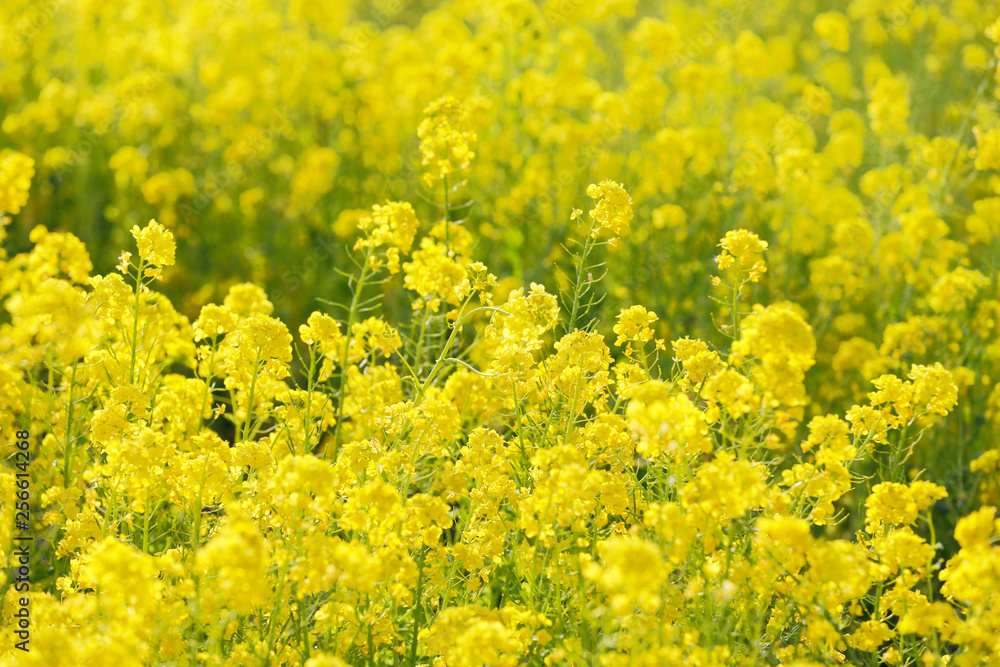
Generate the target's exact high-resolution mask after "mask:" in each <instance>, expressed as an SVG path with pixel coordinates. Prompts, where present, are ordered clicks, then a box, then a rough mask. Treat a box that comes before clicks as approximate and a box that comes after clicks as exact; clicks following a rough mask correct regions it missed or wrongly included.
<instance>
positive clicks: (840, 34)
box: [813, 12, 851, 53]
mask: <svg viewBox="0 0 1000 667" xmlns="http://www.w3.org/2000/svg"><path fill="white" fill-rule="evenodd" d="M813 30H815V31H816V34H817V35H819V36H820V37H822V38H823V40H824V41H825V42H826V43H827V44H829V45H830V48H832V49H836V50H837V51H840V52H841V53H846V52H847V50H848V49H849V48H850V47H851V25H850V23H849V22H848V21H847V17H846V16H844V15H843V14H841V13H840V12H825V13H823V14H819V15H818V16H817V17H816V18H815V19H813Z"/></svg>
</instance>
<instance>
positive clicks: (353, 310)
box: [333, 248, 372, 460]
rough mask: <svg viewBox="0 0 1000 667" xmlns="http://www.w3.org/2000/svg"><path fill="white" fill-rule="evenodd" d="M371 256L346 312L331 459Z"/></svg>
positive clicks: (336, 446)
mask: <svg viewBox="0 0 1000 667" xmlns="http://www.w3.org/2000/svg"><path fill="white" fill-rule="evenodd" d="M371 256H372V249H371V248H368V249H367V250H366V251H365V258H364V262H363V263H362V265H361V273H360V274H359V275H358V285H357V287H355V289H354V294H353V296H352V297H351V307H350V309H349V310H348V311H347V331H345V332H344V335H345V338H344V353H343V354H342V355H341V357H340V389H339V391H338V394H337V396H338V401H337V424H336V427H335V429H334V438H333V459H334V460H336V459H337V452H339V451H340V442H341V438H342V437H343V429H342V428H341V426H342V422H343V418H344V395H345V393H346V390H347V355H348V352H349V351H350V349H351V335H352V332H351V330H352V329H353V328H354V318H355V317H356V315H357V310H358V302H359V301H360V299H361V290H363V289H364V286H365V280H366V279H367V278H368V272H369V269H370V263H369V260H370V259H371Z"/></svg>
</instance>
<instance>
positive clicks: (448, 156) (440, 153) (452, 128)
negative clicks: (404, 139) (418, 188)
mask: <svg viewBox="0 0 1000 667" xmlns="http://www.w3.org/2000/svg"><path fill="white" fill-rule="evenodd" d="M424 116H425V118H424V120H423V121H421V122H420V126H419V127H418V128H417V137H418V138H419V139H420V155H421V157H422V161H423V165H424V166H425V167H430V169H429V170H428V171H426V172H424V175H423V182H424V184H425V185H426V186H427V187H432V186H433V185H434V183H435V182H436V181H439V180H442V179H446V178H448V176H449V175H450V174H452V173H453V172H455V171H456V170H462V171H464V170H466V169H468V168H469V165H470V163H471V162H472V159H473V158H474V157H475V156H476V154H475V153H474V152H473V151H472V146H473V145H474V144H475V143H476V140H477V136H476V133H475V132H474V131H473V129H472V123H471V120H470V118H469V112H468V109H467V108H466V106H465V105H464V104H462V103H461V102H459V101H458V100H457V99H455V98H454V97H452V96H450V95H445V96H443V97H439V98H438V99H436V100H434V101H433V102H431V103H430V104H429V105H428V106H427V108H426V109H424Z"/></svg>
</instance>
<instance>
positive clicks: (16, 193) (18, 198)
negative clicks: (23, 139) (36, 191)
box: [0, 148, 35, 214]
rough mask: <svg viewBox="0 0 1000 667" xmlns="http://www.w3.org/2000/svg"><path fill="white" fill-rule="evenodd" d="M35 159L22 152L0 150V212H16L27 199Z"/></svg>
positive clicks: (6, 149)
mask: <svg viewBox="0 0 1000 667" xmlns="http://www.w3.org/2000/svg"><path fill="white" fill-rule="evenodd" d="M34 175H35V161H34V160H32V159H31V158H30V157H28V156H27V155H25V154H24V153H19V152H18V151H14V150H11V149H9V148H5V149H3V150H2V151H0V213H11V214H16V213H19V212H20V211H21V207H22V206H24V205H25V204H26V203H27V201H28V190H29V189H30V188H31V179H32V177H33V176H34Z"/></svg>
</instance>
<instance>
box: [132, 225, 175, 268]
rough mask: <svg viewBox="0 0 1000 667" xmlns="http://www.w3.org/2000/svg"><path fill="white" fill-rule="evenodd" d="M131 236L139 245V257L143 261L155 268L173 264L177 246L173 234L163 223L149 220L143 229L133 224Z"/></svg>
mask: <svg viewBox="0 0 1000 667" xmlns="http://www.w3.org/2000/svg"><path fill="white" fill-rule="evenodd" d="M132 236H134V237H135V240H136V243H138V245H139V257H141V258H142V259H143V261H144V262H146V263H147V264H150V265H152V266H155V267H157V268H161V267H164V266H173V264H174V251H175V250H176V248H177V246H176V245H175V244H174V235H173V234H171V233H170V232H169V231H168V230H167V229H165V228H164V227H163V225H161V224H160V223H158V222H157V221H156V220H150V221H149V224H148V225H146V227H145V228H144V229H139V226H138V225H135V226H134V227H132Z"/></svg>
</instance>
